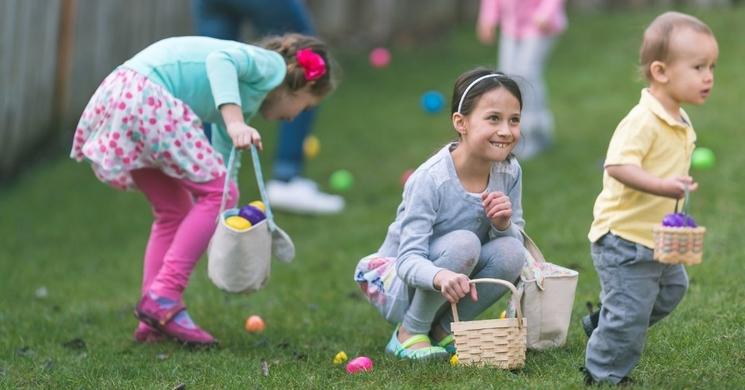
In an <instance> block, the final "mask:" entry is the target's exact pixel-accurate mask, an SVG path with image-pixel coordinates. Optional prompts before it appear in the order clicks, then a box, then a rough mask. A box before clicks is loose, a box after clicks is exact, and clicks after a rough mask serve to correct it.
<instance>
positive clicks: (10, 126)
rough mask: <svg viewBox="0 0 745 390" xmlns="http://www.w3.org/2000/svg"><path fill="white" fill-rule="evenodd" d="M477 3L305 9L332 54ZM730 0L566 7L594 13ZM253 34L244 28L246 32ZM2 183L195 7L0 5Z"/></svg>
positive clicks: (597, 2) (414, 1) (325, 1)
mask: <svg viewBox="0 0 745 390" xmlns="http://www.w3.org/2000/svg"><path fill="white" fill-rule="evenodd" d="M478 2H479V0H308V1H307V3H308V5H309V7H310V9H311V12H312V13H313V15H314V19H315V24H316V26H317V27H318V30H319V34H320V35H321V36H322V37H324V38H325V39H327V40H328V41H329V42H331V43H332V44H333V45H335V46H337V47H343V46H348V47H353V48H357V49H360V48H369V47H371V46H373V45H379V44H386V43H390V42H395V41H397V40H405V41H409V42H411V41H416V40H417V39H420V38H422V37H425V36H426V37H431V36H432V35H433V34H438V33H442V32H443V31H447V30H448V29H449V28H451V27H452V26H454V25H455V24H457V23H459V22H467V23H473V22H474V20H475V14H476V12H477V8H478ZM683 2H685V3H696V4H699V5H701V4H704V3H706V4H704V5H726V4H729V3H730V0H570V1H569V4H570V7H577V8H581V9H595V8H608V7H617V6H619V4H623V5H632V6H646V5H661V4H665V5H672V4H679V3H683ZM248 31H250V29H249V30H248ZM0 32H1V34H2V35H0V179H3V178H7V177H9V176H11V175H13V174H14V173H16V172H17V171H18V167H19V166H20V163H21V162H22V161H24V159H26V158H34V157H35V154H34V151H35V150H38V149H39V146H40V145H42V144H44V143H49V141H50V140H52V142H54V141H55V140H57V141H58V142H64V143H69V137H70V135H71V133H72V131H73V130H74V126H75V123H76V121H77V119H78V116H79V115H80V112H81V111H82V110H83V108H84V107H85V104H86V103H87V101H88V99H89V98H90V96H91V94H92V93H93V91H94V90H95V88H96V87H97V86H98V83H100V81H101V80H102V79H103V78H104V77H105V76H106V75H107V74H108V73H109V72H110V71H111V70H112V69H114V68H115V67H116V66H117V65H119V64H121V63H122V62H124V61H125V60H126V59H127V58H129V57H130V56H132V55H133V54H135V53H136V52H137V51H139V50H140V49H142V48H144V47H145V46H147V45H148V44H150V43H152V42H154V41H156V40H158V39H161V38H164V37H167V36H173V35H188V34H193V33H194V31H193V28H192V15H191V0H126V1H121V0H0Z"/></svg>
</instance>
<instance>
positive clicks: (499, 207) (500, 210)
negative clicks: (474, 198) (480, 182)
mask: <svg viewBox="0 0 745 390" xmlns="http://www.w3.org/2000/svg"><path fill="white" fill-rule="evenodd" d="M481 204H482V205H483V206H484V211H485V212H486V216H487V218H489V220H491V223H492V225H494V227H495V228H497V229H499V230H505V229H507V228H508V227H510V218H512V202H511V201H510V197H509V196H507V195H505V194H504V193H502V192H499V191H494V192H485V193H483V194H481Z"/></svg>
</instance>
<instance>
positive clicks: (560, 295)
mask: <svg viewBox="0 0 745 390" xmlns="http://www.w3.org/2000/svg"><path fill="white" fill-rule="evenodd" d="M522 233H523V237H524V240H525V249H526V252H527V258H528V261H527V263H526V265H525V267H524V268H523V272H522V274H521V276H520V283H519V284H518V290H522V299H521V301H520V303H521V307H522V311H523V315H524V316H525V318H527V319H528V348H529V349H532V350H544V349H548V348H554V347H561V346H563V345H564V344H565V343H566V339H567V332H568V331H569V322H570V320H571V317H572V306H573V305H574V293H575V290H576V289H577V278H578V276H579V273H578V272H577V271H574V270H571V269H569V268H565V267H562V266H559V265H556V264H551V263H548V262H546V259H545V258H544V257H543V253H541V250H540V249H538V246H537V245H536V244H535V242H533V240H532V239H531V238H530V237H529V236H528V235H527V234H526V233H525V232H522Z"/></svg>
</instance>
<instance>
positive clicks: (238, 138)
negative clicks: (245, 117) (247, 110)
mask: <svg viewBox="0 0 745 390" xmlns="http://www.w3.org/2000/svg"><path fill="white" fill-rule="evenodd" d="M228 135H230V139H231V140H232V141H233V146H235V148H236V149H247V148H248V147H249V146H250V145H251V144H254V145H256V147H257V148H259V150H263V149H264V146H263V145H262V143H261V134H259V131H258V130H256V129H254V128H253V127H251V126H249V125H247V124H245V123H243V121H236V122H232V123H229V124H228Z"/></svg>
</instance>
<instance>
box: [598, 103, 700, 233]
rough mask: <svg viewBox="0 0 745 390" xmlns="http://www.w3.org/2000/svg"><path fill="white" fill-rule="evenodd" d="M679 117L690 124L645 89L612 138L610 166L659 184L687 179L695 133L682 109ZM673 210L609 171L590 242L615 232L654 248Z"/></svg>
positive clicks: (672, 204)
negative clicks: (632, 168) (640, 172)
mask: <svg viewBox="0 0 745 390" xmlns="http://www.w3.org/2000/svg"><path fill="white" fill-rule="evenodd" d="M680 113H681V116H682V117H683V119H685V121H686V122H687V123H688V124H686V123H681V122H680V121H677V120H675V119H674V118H673V117H672V116H671V115H670V114H668V113H667V111H665V109H664V108H663V107H662V104H660V102H659V101H658V100H657V99H656V98H655V97H654V96H653V95H652V94H651V93H650V92H649V91H648V90H647V89H646V88H645V89H643V90H642V93H641V99H640V100H639V104H637V105H636V107H634V108H633V109H632V110H631V111H630V112H629V113H628V115H626V117H625V118H623V120H622V121H621V123H620V124H619V125H618V127H617V128H616V131H615V132H614V133H613V137H611V140H610V145H609V146H608V154H607V156H606V158H605V166H606V167H607V166H609V165H627V164H628V165H636V166H638V167H641V168H642V169H644V170H645V171H647V172H648V173H650V174H652V175H655V176H657V177H660V178H670V177H675V176H683V175H687V174H688V167H689V166H690V164H691V154H692V153H693V148H694V143H695V142H696V133H695V132H694V131H693V127H692V126H691V125H690V123H691V121H690V119H689V118H688V115H687V114H686V113H685V111H683V109H681V110H680ZM674 209H675V200H674V199H671V198H667V197H662V196H658V195H653V194H649V193H646V192H641V191H638V190H635V189H633V188H631V187H628V186H626V185H624V184H623V183H621V182H620V181H618V180H616V179H614V178H612V177H610V175H608V171H605V173H603V190H602V191H601V192H600V195H598V198H597V200H596V201H595V207H594V209H593V216H594V220H593V221H592V226H591V227H590V233H589V234H588V238H589V239H590V241H591V242H595V241H597V240H598V239H600V238H601V237H602V236H603V235H605V234H606V233H608V232H611V233H613V234H615V235H617V236H620V237H621V238H624V239H626V240H629V241H633V242H635V243H638V244H641V245H644V246H646V247H649V248H653V247H654V241H653V240H652V227H654V226H655V225H659V224H660V223H661V221H662V218H663V217H664V216H665V214H668V213H671V212H673V210H674Z"/></svg>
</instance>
